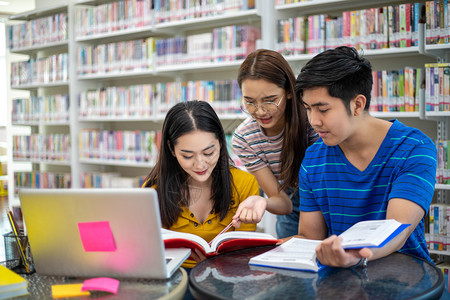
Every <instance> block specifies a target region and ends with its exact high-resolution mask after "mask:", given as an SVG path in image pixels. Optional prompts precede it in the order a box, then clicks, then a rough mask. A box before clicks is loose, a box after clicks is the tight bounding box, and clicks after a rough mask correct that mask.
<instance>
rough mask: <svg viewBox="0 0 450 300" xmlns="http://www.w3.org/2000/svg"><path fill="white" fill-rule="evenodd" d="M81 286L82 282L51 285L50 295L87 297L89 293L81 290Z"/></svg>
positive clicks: (55, 296)
mask: <svg viewBox="0 0 450 300" xmlns="http://www.w3.org/2000/svg"><path fill="white" fill-rule="evenodd" d="M82 286H83V284H82V283H75V284H56V285H52V296H53V298H66V297H82V296H88V297H89V296H90V295H91V293H90V292H89V291H82V290H81V287H82Z"/></svg>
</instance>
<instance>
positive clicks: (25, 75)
mask: <svg viewBox="0 0 450 300" xmlns="http://www.w3.org/2000/svg"><path fill="white" fill-rule="evenodd" d="M68 68H69V61H68V56H67V53H61V54H56V55H51V56H48V57H42V58H38V59H30V60H28V61H20V62H13V63H11V85H12V86H15V85H32V84H46V83H58V82H67V80H68V79H69V70H68Z"/></svg>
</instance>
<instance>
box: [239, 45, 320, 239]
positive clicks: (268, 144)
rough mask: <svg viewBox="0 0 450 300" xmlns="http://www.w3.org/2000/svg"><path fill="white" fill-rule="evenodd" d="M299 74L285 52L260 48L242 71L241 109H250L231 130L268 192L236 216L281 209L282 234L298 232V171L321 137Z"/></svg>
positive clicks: (249, 218) (252, 218)
mask: <svg viewBox="0 0 450 300" xmlns="http://www.w3.org/2000/svg"><path fill="white" fill-rule="evenodd" d="M295 80H296V79H295V75H294V73H293V71H292V69H291V67H290V66H289V64H288V62H287V61H286V60H285V59H284V58H283V56H282V55H281V54H279V53H278V52H275V51H272V50H265V49H259V50H256V51H254V52H252V53H250V54H249V55H248V56H247V58H246V59H245V60H244V62H243V63H242V65H241V66H240V68H239V72H238V78H237V81H238V84H239V87H240V88H241V91H242V104H241V109H242V110H243V111H244V112H245V113H247V114H248V115H249V118H247V119H246V120H245V121H244V122H242V124H240V125H239V127H238V128H237V129H236V131H235V132H234V135H233V140H232V143H233V151H234V152H235V153H236V154H237V155H238V157H239V158H240V159H241V161H242V162H243V164H244V166H245V167H246V168H247V170H248V171H249V172H250V173H252V174H253V175H255V177H256V179H257V180H258V183H259V186H260V187H261V188H262V190H263V191H264V193H265V194H266V196H267V198H264V197H260V196H251V197H249V198H247V199H246V201H244V202H243V203H241V204H240V206H239V208H238V210H237V211H236V214H235V216H234V218H235V219H236V218H237V217H239V218H240V219H239V221H236V222H240V221H243V222H245V223H257V222H259V221H260V220H261V218H262V216H263V214H264V212H265V210H268V211H269V212H271V213H273V214H276V215H277V224H276V231H277V235H278V238H284V237H288V236H292V235H296V234H298V217H299V210H298V209H299V197H298V172H299V168H300V164H301V162H302V159H303V156H304V155H305V150H306V148H307V147H308V146H309V145H311V144H312V143H314V142H315V140H316V139H317V136H316V133H315V132H314V130H313V129H312V128H311V126H310V125H309V123H308V119H307V116H306V113H305V109H304V107H303V105H301V104H300V102H299V101H298V99H297V94H296V93H295Z"/></svg>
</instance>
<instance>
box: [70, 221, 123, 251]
mask: <svg viewBox="0 0 450 300" xmlns="http://www.w3.org/2000/svg"><path fill="white" fill-rule="evenodd" d="M78 230H79V232H80V237H81V242H82V243H83V247H84V251H86V252H92V251H97V252H103V251H104V252H113V251H116V244H115V243H114V237H113V234H112V231H111V227H110V226H109V222H108V221H102V222H80V223H78Z"/></svg>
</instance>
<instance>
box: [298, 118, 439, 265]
mask: <svg viewBox="0 0 450 300" xmlns="http://www.w3.org/2000/svg"><path fill="white" fill-rule="evenodd" d="M392 122H393V124H392V126H391V127H390V129H389V131H388V133H387V135H386V137H385V139H384V141H383V143H382V144H381V146H380V148H379V149H378V152H377V153H376V155H375V157H374V158H373V160H372V162H371V163H370V164H369V166H368V167H367V168H366V169H365V170H364V171H360V170H358V169H357V168H356V167H354V166H353V165H352V164H351V163H350V162H349V161H348V160H347V158H346V157H345V155H344V153H343V152H342V151H341V149H340V148H339V146H327V145H325V144H324V143H323V141H322V139H319V140H317V142H316V143H315V144H314V145H312V146H310V147H309V148H308V149H307V152H306V155H305V158H304V159H303V163H302V166H301V168H300V172H299V187H300V199H301V201H300V211H318V210H320V211H321V212H322V214H323V216H324V218H325V222H326V224H327V227H328V231H329V232H328V234H329V235H332V234H336V235H339V234H341V233H342V232H343V231H345V230H346V229H348V228H349V227H350V226H351V225H353V224H355V223H357V222H359V221H363V220H381V219H385V218H386V210H387V206H388V202H389V200H390V199H392V198H402V199H407V200H410V201H412V202H414V203H416V204H417V205H419V206H420V207H422V208H423V210H424V212H425V214H426V213H427V211H428V208H429V206H430V203H431V200H432V197H433V193H434V184H435V176H436V146H435V145H434V143H433V142H432V140H431V139H430V138H428V137H427V136H426V135H425V134H423V133H422V132H421V131H419V130H417V129H414V128H411V127H407V126H405V125H403V124H402V123H401V122H399V121H397V120H395V121H392ZM400 251H401V252H404V253H409V254H413V255H416V256H419V257H422V258H425V259H427V260H430V257H429V254H428V250H427V245H426V242H425V237H424V219H422V221H421V222H420V223H419V225H418V226H417V227H416V229H415V230H414V232H413V233H412V234H411V236H410V237H409V238H408V240H407V241H406V243H405V245H404V246H403V247H402V249H401V250H400Z"/></svg>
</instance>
